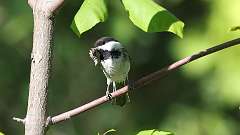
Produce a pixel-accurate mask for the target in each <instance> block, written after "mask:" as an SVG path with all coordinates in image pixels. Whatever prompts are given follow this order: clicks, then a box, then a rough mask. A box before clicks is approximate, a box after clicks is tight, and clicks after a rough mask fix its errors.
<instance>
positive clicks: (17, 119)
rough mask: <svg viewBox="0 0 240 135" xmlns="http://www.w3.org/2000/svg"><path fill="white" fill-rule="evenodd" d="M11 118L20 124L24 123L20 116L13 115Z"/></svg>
mask: <svg viewBox="0 0 240 135" xmlns="http://www.w3.org/2000/svg"><path fill="white" fill-rule="evenodd" d="M13 120H15V121H17V122H20V123H22V124H25V119H20V118H16V117H13Z"/></svg>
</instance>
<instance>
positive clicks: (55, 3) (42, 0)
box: [14, 0, 64, 135]
mask: <svg viewBox="0 0 240 135" xmlns="http://www.w3.org/2000/svg"><path fill="white" fill-rule="evenodd" d="M63 1H64V0H28V3H29V5H30V7H31V8H32V11H33V18H34V31H33V48H32V54H31V60H32V62H31V74H30V84H29V96H28V108H27V114H26V118H25V119H18V118H14V120H16V121H18V122H22V123H24V124H25V135H44V134H45V133H46V127H45V124H46V121H47V119H46V116H47V114H46V113H47V91H48V80H49V77H50V71H51V61H52V48H53V27H54V25H53V24H54V14H55V12H56V10H57V9H58V8H60V6H61V5H62V4H63Z"/></svg>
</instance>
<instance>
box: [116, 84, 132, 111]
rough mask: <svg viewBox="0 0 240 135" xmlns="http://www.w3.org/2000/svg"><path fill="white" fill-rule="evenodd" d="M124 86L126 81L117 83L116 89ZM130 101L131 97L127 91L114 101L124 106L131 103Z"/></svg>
mask: <svg viewBox="0 0 240 135" xmlns="http://www.w3.org/2000/svg"><path fill="white" fill-rule="evenodd" d="M124 86H125V82H123V83H116V90H117V89H120V88H122V87H124ZM129 102H130V97H129V95H128V93H126V94H123V95H121V96H118V97H116V98H114V99H113V102H112V103H113V104H115V105H119V106H121V107H122V106H124V105H125V104H126V103H129Z"/></svg>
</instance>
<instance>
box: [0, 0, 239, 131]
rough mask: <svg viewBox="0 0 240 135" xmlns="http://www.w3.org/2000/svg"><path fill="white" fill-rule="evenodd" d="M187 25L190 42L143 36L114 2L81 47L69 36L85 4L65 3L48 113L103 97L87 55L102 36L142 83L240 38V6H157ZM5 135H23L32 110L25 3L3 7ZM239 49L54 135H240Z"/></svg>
mask: <svg viewBox="0 0 240 135" xmlns="http://www.w3.org/2000/svg"><path fill="white" fill-rule="evenodd" d="M158 2H159V3H161V5H162V6H164V7H166V8H167V9H168V10H169V11H170V12H172V13H173V14H174V15H176V16H177V17H179V19H181V20H183V21H184V22H185V24H186V29H185V34H184V39H180V38H177V37H176V36H174V35H173V34H170V33H151V34H149V33H145V32H142V31H141V30H139V29H138V28H136V27H135V26H133V24H132V23H131V21H130V20H129V19H127V17H128V14H127V13H126V12H125V11H123V10H122V8H123V7H122V5H121V2H120V1H110V5H109V10H111V12H109V16H111V17H109V18H108V20H107V21H106V22H105V23H101V24H99V25H97V26H96V27H94V28H93V29H91V30H90V31H89V32H87V33H85V34H84V35H83V36H82V37H81V38H80V39H79V38H78V37H77V36H76V35H75V34H74V33H73V32H72V30H71V29H70V28H69V26H70V25H71V21H72V19H73V17H74V15H75V14H76V12H77V10H78V9H79V7H80V5H81V4H82V1H80V2H79V1H78V0H72V1H65V4H64V6H63V8H62V9H61V11H60V12H59V14H58V15H57V18H56V25H55V26H56V28H55V40H54V42H55V47H54V58H53V69H52V77H51V80H50V88H49V100H48V108H49V114H50V115H51V116H53V115H56V114H59V113H61V112H64V111H66V110H69V109H71V108H74V107H77V106H79V105H82V104H84V103H86V102H88V101H90V100H92V99H95V98H96V97H100V96H102V95H104V93H105V89H106V82H105V77H104V75H103V73H102V72H101V70H100V69H98V68H95V67H94V65H93V63H92V61H91V60H90V58H89V56H88V50H89V48H91V47H92V46H93V44H94V41H95V40H96V39H98V38H99V37H101V36H109V35H110V36H113V37H115V38H116V39H118V40H120V41H121V42H122V43H123V44H124V45H125V46H126V48H127V49H128V51H129V53H130V55H131V57H132V66H131V71H130V72H131V73H130V79H131V78H132V79H137V78H139V77H141V76H143V75H146V74H148V73H151V72H153V71H155V70H157V69H160V68H161V67H163V66H165V65H168V64H170V63H172V62H174V61H176V60H178V59H180V58H182V57H185V56H187V55H190V54H192V53H194V52H197V51H199V50H201V49H205V48H207V47H210V46H212V45H215V44H218V43H222V42H224V41H227V40H230V39H233V38H236V37H239V35H240V34H239V31H233V32H230V31H229V29H230V28H231V27H233V26H238V25H239V22H240V18H239V13H240V8H239V5H240V1H239V0H231V2H228V1H226V0H211V1H210V0H191V1H189V0H158ZM0 26H1V27H0V74H1V75H0V129H1V131H2V132H3V133H5V134H7V135H12V134H23V133H24V128H23V126H21V125H19V123H16V122H15V121H13V120H12V117H13V116H16V117H24V116H25V114H26V108H27V98H28V84H29V73H30V55H31V48H32V28H33V20H32V11H31V9H30V8H29V7H28V5H27V1H25V2H23V1H21V2H19V1H17V0H11V1H1V4H0ZM239 57H240V47H238V46H236V47H233V48H229V49H225V50H224V51H221V52H218V53H216V54H213V55H210V56H207V57H205V58H202V59H200V60H198V61H196V62H193V63H190V64H188V65H186V66H184V67H183V68H181V69H180V70H178V71H176V72H174V73H172V74H171V75H169V76H168V77H166V78H164V79H162V80H159V81H155V82H153V83H151V84H149V85H148V86H146V87H144V88H141V89H138V90H137V92H134V93H131V99H132V100H131V101H132V102H131V103H130V104H129V105H127V106H125V107H123V108H120V107H118V106H112V105H111V104H104V105H102V106H100V107H97V108H95V109H93V110H90V111H88V112H85V113H83V114H81V115H79V116H78V117H75V118H72V119H71V120H69V121H66V122H64V123H61V124H58V125H55V126H52V127H51V128H50V129H49V131H48V134H49V135H93V134H97V133H98V132H100V133H104V131H106V130H107V129H112V128H113V129H116V130H117V131H118V134H119V135H134V134H137V133H138V132H139V131H141V130H144V129H159V130H164V131H171V132H173V133H174V134H175V135H203V134H204V135H239V134H240V130H239V124H240V112H239V109H238V106H239V105H240V89H239V86H240V84H239V80H240V70H239V69H240V63H239V59H240V58H239Z"/></svg>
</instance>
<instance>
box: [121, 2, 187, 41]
mask: <svg viewBox="0 0 240 135" xmlns="http://www.w3.org/2000/svg"><path fill="white" fill-rule="evenodd" d="M122 2H123V5H124V7H125V9H126V10H127V11H128V12H129V18H130V20H131V21H132V22H133V24H134V25H136V26H137V27H139V28H140V29H142V30H143V31H145V32H162V31H169V32H172V33H174V34H176V35H178V36H179V37H181V38H182V37H183V27H184V23H183V22H182V21H180V20H179V19H178V18H176V17H175V16H174V15H173V14H171V13H170V12H169V11H167V10H166V9H165V8H163V7H162V6H160V5H158V4H157V3H155V2H154V1H152V0H137V1H135V0H122Z"/></svg>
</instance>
